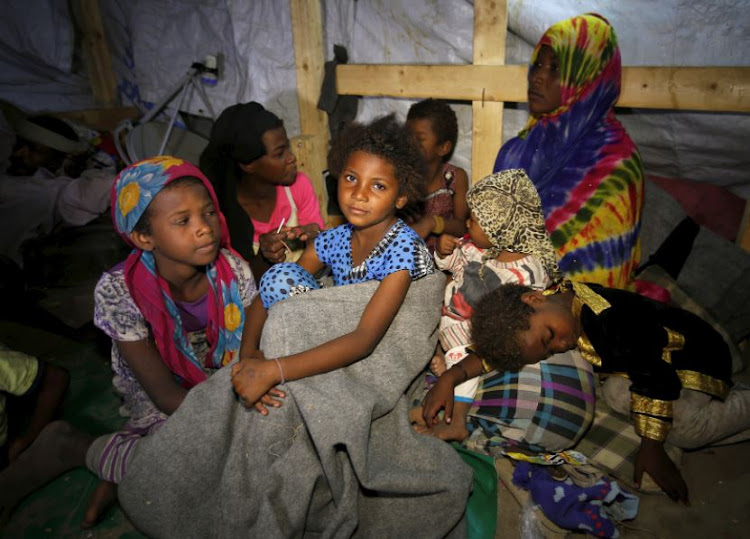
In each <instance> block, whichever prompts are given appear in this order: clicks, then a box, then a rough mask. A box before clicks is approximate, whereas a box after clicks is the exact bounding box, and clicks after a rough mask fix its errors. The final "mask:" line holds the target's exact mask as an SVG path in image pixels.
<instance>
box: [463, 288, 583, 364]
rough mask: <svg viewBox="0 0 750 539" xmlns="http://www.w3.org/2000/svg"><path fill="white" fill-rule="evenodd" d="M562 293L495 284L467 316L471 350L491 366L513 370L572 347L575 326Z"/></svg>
mask: <svg viewBox="0 0 750 539" xmlns="http://www.w3.org/2000/svg"><path fill="white" fill-rule="evenodd" d="M562 297H563V296H562V295H560V294H551V295H545V294H544V293H543V292H540V291H538V290H533V289H532V288H530V287H528V286H523V285H518V284H504V285H502V286H500V287H499V288H496V289H495V290H493V291H492V292H490V293H489V294H487V295H486V296H484V297H483V298H482V299H481V301H480V302H479V304H478V305H477V307H476V309H475V310H474V314H473V315H472V317H471V334H472V339H473V342H474V349H475V351H476V353H477V354H478V355H479V356H480V357H481V358H483V359H484V360H485V361H487V363H489V364H490V366H491V367H492V368H493V369H496V370H498V371H517V370H519V369H521V368H522V367H523V366H524V365H531V364H533V363H538V362H540V361H542V360H544V359H547V358H548V357H549V356H551V355H552V354H559V353H562V352H566V351H568V350H572V349H573V348H575V347H576V346H577V342H578V337H579V335H580V334H581V330H580V325H579V323H578V321H577V320H576V318H575V316H574V315H573V312H572V310H571V309H570V306H569V305H567V304H566V303H565V302H564V301H562Z"/></svg>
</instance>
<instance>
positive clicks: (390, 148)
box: [328, 115, 427, 222]
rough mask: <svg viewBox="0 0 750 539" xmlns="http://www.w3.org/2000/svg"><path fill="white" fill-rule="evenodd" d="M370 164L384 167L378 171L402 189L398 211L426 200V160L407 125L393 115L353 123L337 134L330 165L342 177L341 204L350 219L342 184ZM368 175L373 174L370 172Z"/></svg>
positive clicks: (376, 168) (396, 199)
mask: <svg viewBox="0 0 750 539" xmlns="http://www.w3.org/2000/svg"><path fill="white" fill-rule="evenodd" d="M370 165H372V166H373V167H374V168H373V169H371V170H372V172H375V171H376V170H379V171H381V172H378V173H379V174H381V175H382V176H384V177H385V179H388V180H389V181H391V182H393V183H394V187H395V188H396V189H397V190H398V192H397V196H396V197H395V198H394V201H393V213H394V214H395V213H396V211H398V210H400V209H402V208H404V207H405V206H407V205H408V206H412V205H415V204H418V203H419V202H421V201H422V200H424V197H425V194H426V189H427V186H426V179H425V178H426V175H425V168H424V160H423V159H422V155H421V153H420V150H419V147H418V146H417V145H416V143H415V142H414V141H413V139H412V138H411V137H410V136H409V133H408V131H407V130H406V128H405V126H404V125H403V124H401V123H399V122H398V121H396V119H395V117H394V116H393V115H389V116H383V117H380V118H377V119H375V120H373V121H372V122H371V123H369V124H360V123H353V124H351V125H349V126H348V127H347V128H346V129H344V130H343V132H342V133H341V135H339V136H338V137H337V138H336V140H335V141H334V142H333V144H332V146H331V151H330V152H329V154H328V168H329V169H330V170H331V173H332V174H333V175H334V176H337V177H338V181H339V204H340V205H341V206H342V208H341V209H342V212H344V215H345V216H346V217H347V219H349V220H350V222H351V218H350V217H351V216H350V215H346V210H345V208H344V206H345V205H344V204H341V202H342V201H341V196H342V186H344V185H346V184H347V183H350V182H351V181H352V180H356V179H357V178H356V177H357V175H358V174H364V173H365V167H367V168H368V169H369V167H370ZM352 169H355V170H352ZM368 175H369V176H371V174H370V172H368ZM381 188H382V186H381ZM381 188H379V189H381ZM381 190H382V189H381Z"/></svg>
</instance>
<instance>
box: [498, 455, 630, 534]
mask: <svg viewBox="0 0 750 539" xmlns="http://www.w3.org/2000/svg"><path fill="white" fill-rule="evenodd" d="M513 483H514V484H515V485H516V486H519V487H521V488H524V489H526V490H529V491H531V497H532V499H533V500H534V503H536V504H538V505H539V506H540V507H541V508H542V511H543V512H544V514H545V515H546V516H547V518H549V519H550V520H551V521H552V522H554V523H555V524H557V525H558V526H560V527H562V528H566V529H569V530H584V531H586V532H588V533H591V534H593V535H596V536H597V537H613V538H614V537H618V536H619V532H618V530H617V527H616V526H615V521H614V520H613V519H615V520H617V521H621V520H631V519H633V518H635V517H636V515H637V514H638V497H637V496H634V495H633V494H630V493H628V492H625V491H624V490H622V488H620V486H619V485H618V484H617V481H610V480H609V479H607V478H606V477H604V478H602V479H601V480H599V482H597V483H596V484H595V485H593V486H591V487H579V486H578V485H576V484H575V483H573V481H572V480H571V479H570V478H566V479H565V480H557V479H554V478H553V477H552V476H551V475H550V473H549V472H548V471H547V467H546V466H537V465H533V464H529V463H528V462H519V463H518V464H517V465H516V469H515V470H514V472H513Z"/></svg>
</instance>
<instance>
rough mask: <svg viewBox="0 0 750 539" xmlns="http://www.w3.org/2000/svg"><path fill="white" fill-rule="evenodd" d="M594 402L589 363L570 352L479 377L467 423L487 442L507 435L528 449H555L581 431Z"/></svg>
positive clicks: (566, 445) (503, 439)
mask: <svg viewBox="0 0 750 539" xmlns="http://www.w3.org/2000/svg"><path fill="white" fill-rule="evenodd" d="M595 403H596V399H595V396H594V374H593V371H592V368H591V365H589V363H588V362H586V361H585V360H584V359H583V358H582V357H581V355H580V353H578V352H577V351H571V352H567V353H565V354H558V355H556V356H553V357H551V358H550V359H548V360H547V361H542V362H540V363H537V364H534V365H527V366H525V367H524V368H523V369H521V370H520V371H519V372H504V373H497V372H491V373H488V374H486V375H484V376H482V378H481V381H480V388H479V390H478V391H477V395H476V397H475V399H474V403H473V405H472V408H471V411H470V412H469V421H468V425H467V426H468V428H469V430H470V431H474V430H477V429H479V430H481V431H482V432H483V433H484V434H485V435H486V437H487V439H488V440H487V444H488V447H490V446H498V447H499V446H501V445H502V444H503V443H504V442H507V441H508V440H511V441H514V442H516V443H518V444H520V445H522V446H525V447H528V448H529V449H532V450H534V451H548V452H554V451H560V450H563V449H568V448H570V447H571V446H573V445H575V443H576V442H577V441H578V440H579V439H580V438H581V437H582V436H583V434H584V433H585V432H586V430H587V429H588V427H589V425H590V424H591V421H592V419H593V417H594V406H595Z"/></svg>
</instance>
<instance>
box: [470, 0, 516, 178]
mask: <svg viewBox="0 0 750 539" xmlns="http://www.w3.org/2000/svg"><path fill="white" fill-rule="evenodd" d="M507 28H508V3H507V1H504V0H474V65H475V66H476V65H502V64H504V63H505V37H506V34H507ZM485 86H486V85H482V89H483V90H485ZM483 94H486V90H485V91H483ZM483 97H484V95H483ZM471 111H472V139H471V177H472V182H476V181H478V180H480V179H482V178H483V177H485V176H486V175H488V174H490V173H492V167H493V165H494V164H495V156H496V155H497V151H498V150H499V149H500V144H501V143H502V140H503V103H502V101H487V100H485V99H481V100H476V99H475V100H473V101H472V103H471Z"/></svg>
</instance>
